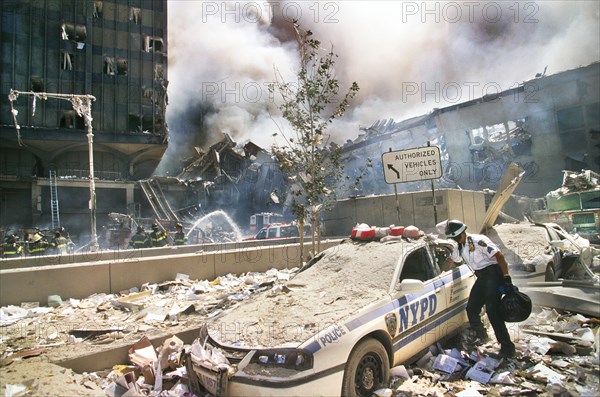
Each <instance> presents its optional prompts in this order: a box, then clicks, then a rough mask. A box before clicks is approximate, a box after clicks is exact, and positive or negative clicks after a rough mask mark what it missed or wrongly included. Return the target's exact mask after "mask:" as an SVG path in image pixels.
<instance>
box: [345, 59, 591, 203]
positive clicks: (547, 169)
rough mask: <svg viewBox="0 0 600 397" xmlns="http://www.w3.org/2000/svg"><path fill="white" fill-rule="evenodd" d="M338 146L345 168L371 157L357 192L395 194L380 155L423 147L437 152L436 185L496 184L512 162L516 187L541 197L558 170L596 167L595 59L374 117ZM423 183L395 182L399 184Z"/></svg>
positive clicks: (410, 187)
mask: <svg viewBox="0 0 600 397" xmlns="http://www.w3.org/2000/svg"><path fill="white" fill-rule="evenodd" d="M362 130H363V131H364V134H362V135H360V136H359V137H358V138H357V139H355V140H354V141H350V142H347V143H346V144H345V145H344V156H345V158H346V159H347V162H348V163H347V164H348V165H347V168H348V169H360V168H361V167H364V165H365V164H366V159H367V158H371V159H373V163H374V166H373V168H372V169H371V170H370V172H371V173H374V174H373V178H363V181H362V183H361V186H360V189H359V191H358V192H356V193H357V195H360V194H373V193H375V194H385V193H393V187H392V186H390V185H387V184H385V182H384V181H383V178H380V177H377V176H378V175H380V174H381V169H382V168H381V167H382V165H381V154H382V153H384V152H386V151H388V150H401V149H408V148H414V147H421V146H426V145H427V142H428V141H429V142H430V143H431V144H432V145H436V146H439V147H440V149H441V152H442V163H443V167H444V169H443V177H442V178H441V179H440V180H439V181H436V186H443V187H460V188H462V189H472V190H481V189H485V188H490V189H495V188H496V187H497V186H498V184H499V182H500V180H501V178H502V176H503V175H504V172H505V171H506V169H507V166H508V164H509V163H510V162H516V163H518V164H519V165H520V166H521V167H522V168H523V169H524V170H526V171H527V173H526V175H525V178H524V180H523V182H522V183H521V184H520V185H519V187H518V189H517V191H516V194H518V195H523V196H528V197H534V198H535V197H538V198H539V197H543V196H544V195H545V194H546V193H547V192H548V191H551V190H554V189H556V188H558V187H560V186H561V182H562V176H563V173H562V170H565V169H567V170H572V171H581V170H582V169H590V170H593V171H596V172H597V171H598V170H599V169H600V63H598V62H596V63H593V64H590V65H588V66H584V67H580V68H577V69H573V70H567V71H563V72H560V73H556V74H553V75H549V76H545V75H541V76H539V77H536V78H535V79H532V80H529V81H526V82H524V83H522V84H520V85H519V86H517V87H515V88H512V89H510V90H506V91H502V92H498V93H496V94H494V95H488V96H484V97H481V98H477V99H473V100H471V101H468V102H463V103H459V104H456V105H452V106H448V107H444V108H436V109H433V110H432V111H431V112H430V113H429V114H427V115H423V116H419V117H414V118H411V119H408V120H404V121H402V122H394V120H391V119H390V120H380V121H377V122H376V123H375V124H373V125H372V126H371V127H369V128H363V129H362ZM425 182H426V183H425V184H419V183H408V184H400V185H398V189H399V190H400V191H414V190H424V189H426V188H430V187H431V185H430V182H429V181H425Z"/></svg>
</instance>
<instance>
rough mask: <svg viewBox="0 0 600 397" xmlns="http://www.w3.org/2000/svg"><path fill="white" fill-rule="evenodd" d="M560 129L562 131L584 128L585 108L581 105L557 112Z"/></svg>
mask: <svg viewBox="0 0 600 397" xmlns="http://www.w3.org/2000/svg"><path fill="white" fill-rule="evenodd" d="M556 119H557V121H558V129H559V130H560V131H561V132H562V131H567V130H574V129H576V128H582V127H583V125H584V119H583V108H582V107H581V106H577V107H573V108H568V109H562V110H559V111H557V112H556Z"/></svg>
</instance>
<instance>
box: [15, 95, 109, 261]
mask: <svg viewBox="0 0 600 397" xmlns="http://www.w3.org/2000/svg"><path fill="white" fill-rule="evenodd" d="M20 94H24V95H33V97H34V101H35V99H37V98H39V99H44V100H46V99H48V98H57V99H64V100H67V101H69V102H71V105H73V109H74V110H75V111H76V112H77V114H78V115H79V116H81V117H83V119H84V121H85V125H86V127H87V138H88V151H89V160H90V203H89V207H90V217H91V221H90V223H91V236H90V249H91V251H94V252H95V251H97V250H98V235H97V233H96V182H95V181H94V134H93V133H92V101H95V100H96V97H94V96H93V95H75V94H57V93H48V92H33V91H17V90H13V89H12V88H11V90H10V93H9V95H8V99H9V101H10V103H11V109H12V102H13V101H16V100H17V98H18V97H19V95H20ZM34 103H35V102H34ZM13 121H14V123H15V128H16V129H17V136H18V137H19V142H20V140H21V139H20V135H19V130H20V128H21V127H20V126H19V124H17V116H16V112H14V111H13Z"/></svg>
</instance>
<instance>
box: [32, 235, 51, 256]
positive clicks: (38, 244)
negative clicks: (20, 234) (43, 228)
mask: <svg viewBox="0 0 600 397" xmlns="http://www.w3.org/2000/svg"><path fill="white" fill-rule="evenodd" d="M29 241H30V243H29V248H28V249H27V254H28V255H31V256H40V255H46V250H47V249H48V242H47V241H46V240H44V239H43V238H42V235H41V234H39V233H35V234H34V235H33V236H31V239H30V240H29Z"/></svg>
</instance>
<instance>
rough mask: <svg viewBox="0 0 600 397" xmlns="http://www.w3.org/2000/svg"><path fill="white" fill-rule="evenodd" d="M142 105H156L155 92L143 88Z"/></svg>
mask: <svg viewBox="0 0 600 397" xmlns="http://www.w3.org/2000/svg"><path fill="white" fill-rule="evenodd" d="M143 95H144V104H147V105H155V104H156V103H157V94H156V91H154V89H152V88H144V94H143Z"/></svg>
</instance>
